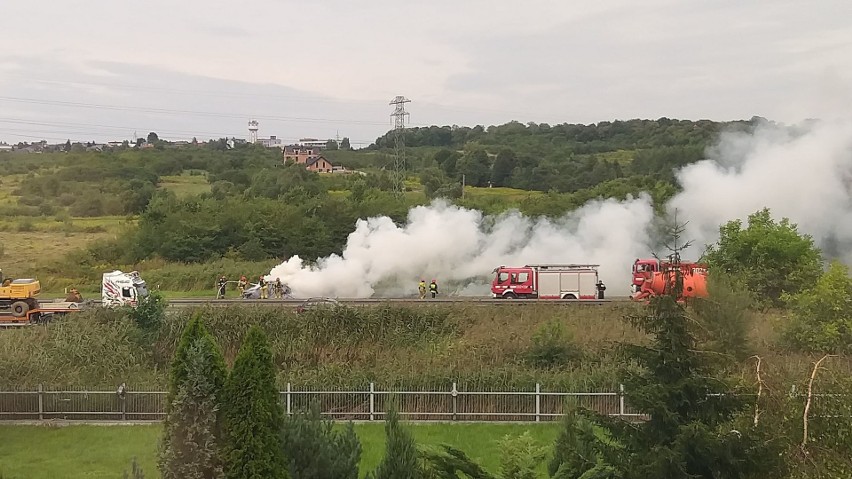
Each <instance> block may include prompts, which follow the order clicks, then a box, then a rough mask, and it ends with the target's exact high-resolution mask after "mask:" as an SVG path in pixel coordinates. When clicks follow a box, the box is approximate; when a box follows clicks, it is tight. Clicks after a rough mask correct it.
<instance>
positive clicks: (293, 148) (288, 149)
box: [284, 145, 320, 165]
mask: <svg viewBox="0 0 852 479" xmlns="http://www.w3.org/2000/svg"><path fill="white" fill-rule="evenodd" d="M319 156H320V152H319V149H318V148H311V147H303V146H300V145H287V146H285V147H284V162H285V163H286V162H288V161H292V162H293V163H296V164H299V165H307V163H308V162H309V161H311V160H314V159H316V158H318V157H319Z"/></svg>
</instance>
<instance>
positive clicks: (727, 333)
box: [693, 271, 753, 360]
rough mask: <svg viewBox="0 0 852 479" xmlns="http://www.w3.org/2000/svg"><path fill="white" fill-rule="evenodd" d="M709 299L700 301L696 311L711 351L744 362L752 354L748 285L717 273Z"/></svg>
mask: <svg viewBox="0 0 852 479" xmlns="http://www.w3.org/2000/svg"><path fill="white" fill-rule="evenodd" d="M707 292H708V293H709V295H708V297H707V298H697V299H696V300H695V301H694V302H693V307H694V309H695V313H696V316H697V319H698V325H699V328H700V331H699V333H698V337H699V338H700V339H701V340H702V342H704V343H706V344H707V349H709V350H710V351H715V352H718V353H721V354H725V355H729V356H731V357H732V358H734V359H737V360H743V359H745V358H747V357H748V356H749V355H750V354H751V347H750V345H749V341H748V333H749V329H750V327H751V323H752V320H753V314H752V312H751V310H750V307H751V306H752V304H753V300H752V297H751V293H749V291H748V289H747V288H746V286H745V284H744V283H743V282H742V281H738V280H736V279H734V278H732V277H731V276H729V275H727V274H725V273H723V272H721V271H714V272H713V273H712V274H711V275H710V276H709V277H708V284H707Z"/></svg>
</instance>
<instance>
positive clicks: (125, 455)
mask: <svg viewBox="0 0 852 479" xmlns="http://www.w3.org/2000/svg"><path fill="white" fill-rule="evenodd" d="M409 427H410V428H411V431H412V432H413V434H414V437H415V440H416V441H417V442H418V444H422V445H427V446H428V445H436V446H437V445H440V444H450V445H453V446H455V447H457V448H459V449H461V450H462V451H464V452H465V453H467V454H468V455H469V456H470V457H472V458H474V459H475V460H477V461H478V462H480V463H481V464H482V465H483V466H484V467H486V468H487V469H488V470H490V471H492V472H495V473H496V472H497V470H498V468H499V466H500V457H499V455H498V454H497V441H498V440H499V439H500V438H502V437H503V436H505V435H507V434H509V435H519V434H523V432H524V431H530V433H531V434H533V436H534V437H535V439H536V440H537V442H538V443H539V444H541V445H548V446H549V445H551V444H552V443H553V441H554V440H555V438H556V433H557V428H558V426H557V425H555V424H542V425H530V424H521V425H519V424H413V425H410V426H409ZM160 431H161V429H160V426H109V427H104V426H69V427H61V428H54V427H40V426H0V437H2V438H3V442H4V446H3V448H2V449H0V474H3V478H4V479H17V478H28V479H42V478H44V479H53V478H57V477H62V478H66V479H77V478H79V479H83V478H86V479H93V478H105V479H106V478H110V479H111V478H115V477H121V473H122V471H124V470H128V471H129V469H130V463H131V461H132V459H133V458H134V457H136V459H137V462H138V463H139V465H140V466H141V467H142V469H143V471H144V472H145V477H146V478H155V477H159V474H158V473H157V467H156V460H157V459H156V453H157V442H158V440H159V437H160ZM355 432H356V433H357V434H358V438H359V439H360V441H361V447H362V451H363V452H362V454H361V465H360V470H361V476H362V477H363V476H364V475H365V474H366V473H367V472H369V471H371V470H373V469H375V467H376V466H377V465H378V463H379V462H380V461H381V459H382V456H383V455H384V445H385V432H384V425H383V424H382V423H376V424H363V423H362V424H356V426H355ZM35 445H38V446H35ZM543 466H544V465H542V469H543Z"/></svg>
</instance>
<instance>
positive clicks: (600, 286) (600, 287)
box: [595, 280, 606, 299]
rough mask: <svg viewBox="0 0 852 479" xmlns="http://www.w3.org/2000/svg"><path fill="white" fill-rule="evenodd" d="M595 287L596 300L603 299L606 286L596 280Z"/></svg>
mask: <svg viewBox="0 0 852 479" xmlns="http://www.w3.org/2000/svg"><path fill="white" fill-rule="evenodd" d="M595 286H597V287H598V299H604V291H606V285H605V284H604V282H603V281H601V280H598V283H597V284H596V285H595Z"/></svg>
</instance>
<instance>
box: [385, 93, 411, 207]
mask: <svg viewBox="0 0 852 479" xmlns="http://www.w3.org/2000/svg"><path fill="white" fill-rule="evenodd" d="M406 103H411V100H409V99H408V98H405V97H404V96H397V97H396V98H394V99H393V100H391V102H390V103H389V105H394V110H393V113H391V116H392V117H393V133H394V134H393V139H394V145H393V146H394V162H393V191H394V193H395V194H396V195H397V196H402V195H403V193H404V192H405V118H406V117H408V116H409V114H408V113H407V112H406V111H405V104H406Z"/></svg>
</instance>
